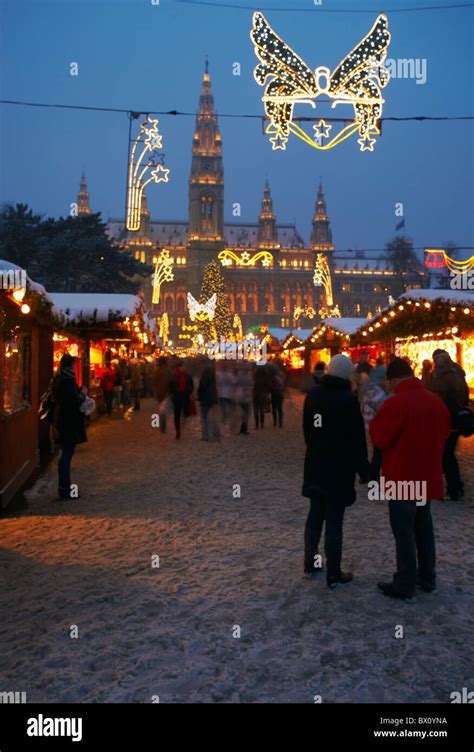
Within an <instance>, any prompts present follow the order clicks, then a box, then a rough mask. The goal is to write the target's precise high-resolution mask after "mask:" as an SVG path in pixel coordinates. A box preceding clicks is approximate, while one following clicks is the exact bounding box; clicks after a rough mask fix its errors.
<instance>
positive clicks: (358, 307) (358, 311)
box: [354, 303, 360, 315]
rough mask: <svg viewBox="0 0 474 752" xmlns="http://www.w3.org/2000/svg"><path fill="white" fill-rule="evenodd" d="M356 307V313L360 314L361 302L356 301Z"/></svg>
mask: <svg viewBox="0 0 474 752" xmlns="http://www.w3.org/2000/svg"><path fill="white" fill-rule="evenodd" d="M354 309H355V313H356V314H357V315H359V314H360V303H356V304H355V306H354Z"/></svg>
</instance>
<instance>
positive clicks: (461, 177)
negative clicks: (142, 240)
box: [0, 0, 474, 256]
mask: <svg viewBox="0 0 474 752" xmlns="http://www.w3.org/2000/svg"><path fill="white" fill-rule="evenodd" d="M445 1H446V2H448V0H445ZM439 2H441V0H439ZM235 3H238V4H240V5H244V6H246V8H245V9H244V10H236V9H227V8H218V7H217V8H211V7H207V6H195V7H192V6H191V5H190V4H187V3H183V2H177V1H176V2H175V1H173V0H161V3H160V5H158V6H155V5H152V2H151V0H133V2H124V1H123V0H115V1H114V2H102V0H90V1H88V2H87V1H86V2H85V1H84V0H62V2H43V1H42V0H38V1H37V2H24V0H12V1H11V2H3V3H2V16H3V18H2V28H3V40H2V52H1V69H2V93H1V98H2V99H15V100H27V101H32V102H47V103H64V104H78V105H92V106H100V107H104V106H105V107H119V108H125V109H133V110H141V111H149V110H175V109H176V110H182V111H186V112H191V113H194V112H195V111H196V108H197V104H198V97H199V92H200V83H201V79H202V74H203V69H204V59H205V56H206V55H208V56H209V70H210V74H211V79H212V84H213V93H214V96H215V101H216V108H217V111H218V112H219V113H226V114H238V113H246V114H258V115H261V114H263V104H262V102H261V97H262V94H263V89H262V88H261V87H259V86H258V85H257V84H256V82H255V80H254V78H253V70H254V67H255V65H256V62H257V60H256V57H255V54H254V51H253V45H252V43H251V40H250V36H249V33H250V28H251V17H252V12H251V10H250V8H251V7H252V6H253V5H254V3H252V2H248V0H242V2H240V0H235ZM423 4H425V5H426V4H427V5H430V4H438V2H433V3H430V2H428V1H427V0H426V2H425V1H424V2H420V0H415V1H414V0H387V6H386V7H387V15H388V18H389V30H390V32H391V34H392V42H391V45H390V47H389V50H388V57H389V58H415V59H416V58H419V59H422V58H425V59H426V61H427V82H426V83H425V84H417V83H416V80H415V79H411V80H410V79H395V78H394V79H392V80H391V81H390V83H389V84H388V86H387V87H386V88H385V90H384V92H383V95H384V98H385V100H386V104H385V106H384V115H385V116H412V115H431V116H442V115H451V116H454V115H458V116H459V115H471V114H472V102H473V101H474V87H473V69H474V66H473V63H474V60H473V31H474V9H457V10H438V11H430V12H423V13H421V12H417V13H415V12H408V13H395V12H393V13H390V12H389V9H390V8H392V9H396V8H403V7H407V6H409V7H416V6H420V5H423ZM278 7H280V8H282V7H283V8H284V7H286V8H288V7H295V8H297V7H298V8H302V7H306V8H311V12H307V13H297V12H276V11H275V8H278ZM348 7H352V8H359V9H360V8H369V9H370V8H373V9H374V12H373V13H368V14H351V13H325V12H322V8H324V9H328V10H329V9H337V8H348ZM247 8H249V9H247ZM260 8H261V10H263V11H264V12H265V14H266V17H267V20H268V21H269V23H270V24H271V25H272V26H273V28H274V29H275V31H276V32H277V33H278V34H279V35H280V37H282V38H283V39H284V41H285V42H286V43H287V44H289V45H290V46H291V47H292V48H293V50H294V51H295V52H296V53H297V54H299V55H300V56H301V57H302V58H303V60H304V61H305V62H306V63H307V65H308V66H309V67H310V68H311V69H313V70H314V69H315V68H316V67H318V66H320V65H326V66H328V67H329V68H331V70H332V69H334V67H335V66H336V65H337V64H338V63H339V62H340V60H342V58H343V57H344V56H345V55H346V54H347V53H348V52H350V50H351V49H352V48H353V47H354V46H355V44H356V43H357V42H358V41H360V40H361V39H362V37H363V36H364V35H365V34H366V33H367V32H368V31H369V29H370V28H371V26H372V24H373V22H374V21H375V18H376V16H377V12H378V11H380V10H385V8H383V7H382V8H381V5H380V0H376V2H372V0H360V2H359V0H357V1H356V0H340V1H336V0H323V5H322V6H321V8H318V7H313V3H312V2H311V0H278V1H277V2H263V3H262V5H261V6H260ZM272 9H273V10H272ZM71 62H77V63H78V64H79V75H78V76H77V77H72V76H70V74H69V66H70V63H71ZM235 62H239V63H240V64H241V70H242V75H241V76H240V77H236V76H234V75H232V65H233V63H235ZM342 109H343V106H342V105H340V106H338V108H337V109H336V112H335V113H334V110H333V111H332V114H336V115H337V116H339V115H342V114H343V113H342ZM347 112H349V113H352V108H351V107H350V106H347V108H345V107H344V115H345V114H346V113H347ZM0 113H1V117H2V122H1V138H2V163H3V164H2V179H1V200H2V201H7V202H13V203H14V202H26V203H28V204H29V205H30V206H31V207H32V208H33V209H34V210H35V211H36V212H39V213H43V214H45V215H52V216H60V215H65V214H67V213H68V211H69V204H70V202H72V201H75V197H76V193H77V190H78V185H79V179H80V176H81V172H82V170H85V172H86V176H87V180H88V185H89V192H90V197H91V205H92V208H93V210H95V211H101V212H102V214H103V216H104V218H105V219H107V218H109V217H111V218H118V217H123V214H124V201H125V175H126V161H127V135H128V121H127V116H126V115H125V114H112V113H110V114H109V113H92V112H77V111H64V110H54V109H39V108H27V107H14V106H11V105H0ZM296 114H300V115H304V114H306V115H310V114H312V112H311V109H310V107H309V106H308V105H299V106H298V108H297V113H296ZM316 114H317V115H318V116H322V117H324V114H326V115H327V116H330V115H331V111H330V110H329V107H328V106H327V105H326V106H324V105H322V106H320V107H318V109H317V111H316ZM160 128H161V132H162V135H163V140H164V147H165V152H166V166H167V167H169V168H171V171H172V173H171V175H170V182H169V183H168V184H159V185H157V186H155V185H152V186H150V189H149V190H148V205H149V207H150V209H151V215H152V218H153V219H156V220H160V219H183V220H185V219H186V218H187V199H188V192H187V181H188V177H189V170H190V163H191V141H192V135H193V131H194V118H193V117H178V118H173V117H169V116H166V117H165V116H163V117H162V118H161V119H160ZM220 130H221V134H222V139H223V147H224V170H225V202H226V203H225V217H226V221H235V218H233V217H232V213H231V209H232V203H233V202H240V203H241V205H242V216H241V218H240V221H250V222H253V221H256V218H257V215H258V212H259V210H260V201H261V196H262V190H263V185H264V181H265V175H266V174H267V175H268V179H269V181H270V186H271V189H272V195H273V199H274V209H275V211H276V214H277V218H278V220H279V221H280V222H292V221H294V220H296V222H297V226H298V229H299V231H300V233H301V234H302V236H303V237H304V238H305V239H306V240H307V239H308V238H309V232H310V224H311V217H312V213H313V209H314V202H315V198H316V191H317V186H318V182H319V176H322V178H323V183H324V188H325V192H326V198H327V202H328V210H329V214H330V217H331V223H332V230H333V239H334V242H335V244H336V248H337V249H346V248H370V249H378V248H383V247H384V245H385V243H386V242H387V240H389V239H390V238H391V237H393V235H394V230H395V224H396V223H397V222H398V221H399V219H398V218H397V217H395V213H394V205H395V203H396V202H403V204H404V209H405V218H406V231H407V234H408V235H409V236H411V237H412V238H413V240H414V243H415V246H429V245H432V246H433V247H442V246H443V244H444V243H445V242H446V241H449V240H452V241H455V242H456V243H458V244H459V245H462V246H474V232H473V209H474V186H473V179H474V178H473V175H474V148H473V143H474V139H473V130H474V125H473V122H452V123H448V122H428V123H419V122H417V123H385V124H384V129H383V135H382V137H381V138H379V139H378V140H377V143H376V145H375V151H374V153H368V152H366V153H361V152H360V151H359V146H358V144H357V137H356V136H353V137H351V138H350V139H348V140H347V141H345V142H344V143H343V144H341V145H340V146H338V147H336V148H335V149H332V150H330V151H328V152H317V151H316V150H314V149H312V148H311V147H309V146H307V145H305V144H304V143H303V142H302V141H300V140H299V139H297V138H296V137H294V136H292V137H290V140H289V141H288V144H287V151H286V152H281V151H275V152H272V149H271V144H270V142H269V141H268V136H264V135H262V128H261V122H260V121H259V120H246V119H231V118H221V119H220ZM471 254H472V251H471V252H466V253H465V254H463V256H469V255H471Z"/></svg>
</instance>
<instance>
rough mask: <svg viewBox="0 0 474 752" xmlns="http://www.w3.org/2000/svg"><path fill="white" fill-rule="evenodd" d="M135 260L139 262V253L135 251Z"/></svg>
mask: <svg viewBox="0 0 474 752" xmlns="http://www.w3.org/2000/svg"><path fill="white" fill-rule="evenodd" d="M135 258H136V260H137V261H140V251H135Z"/></svg>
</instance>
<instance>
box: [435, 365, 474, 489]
mask: <svg viewBox="0 0 474 752" xmlns="http://www.w3.org/2000/svg"><path fill="white" fill-rule="evenodd" d="M433 362H434V371H433V372H432V373H431V374H430V379H429V382H428V384H427V386H428V389H430V390H431V391H432V392H434V393H435V394H437V395H438V397H440V398H441V399H442V400H443V402H444V404H445V405H446V407H447V408H448V410H449V412H450V415H451V427H452V428H453V430H452V431H451V433H450V435H449V436H448V438H447V440H446V444H445V447H444V454H443V472H444V475H445V478H446V487H447V488H446V493H447V499H450V500H451V501H462V497H463V495H464V484H463V482H462V479H461V474H460V472H459V465H458V461H457V459H456V454H455V451H456V444H457V443H458V439H459V430H456V429H457V425H456V422H457V421H456V419H457V415H458V412H459V410H461V409H462V408H465V407H467V406H468V405H469V387H468V385H467V383H466V374H465V372H464V371H463V369H462V368H461V366H460V365H458V364H457V363H455V362H454V361H453V360H452V359H451V356H450V355H449V353H448V352H447V351H446V350H435V351H434V353H433Z"/></svg>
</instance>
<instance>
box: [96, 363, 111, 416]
mask: <svg viewBox="0 0 474 752" xmlns="http://www.w3.org/2000/svg"><path fill="white" fill-rule="evenodd" d="M114 386H115V371H114V369H113V368H112V365H111V364H110V363H106V365H105V368H104V370H103V371H102V376H101V378H100V388H101V389H102V393H103V395H104V402H105V410H106V413H107V415H110V414H111V412H112V405H113V401H114Z"/></svg>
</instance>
